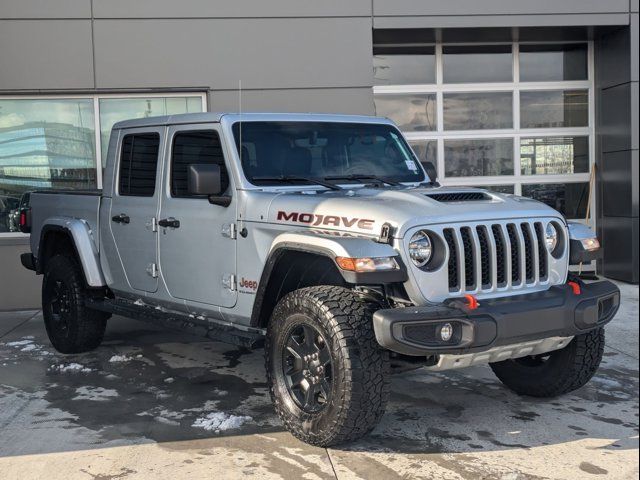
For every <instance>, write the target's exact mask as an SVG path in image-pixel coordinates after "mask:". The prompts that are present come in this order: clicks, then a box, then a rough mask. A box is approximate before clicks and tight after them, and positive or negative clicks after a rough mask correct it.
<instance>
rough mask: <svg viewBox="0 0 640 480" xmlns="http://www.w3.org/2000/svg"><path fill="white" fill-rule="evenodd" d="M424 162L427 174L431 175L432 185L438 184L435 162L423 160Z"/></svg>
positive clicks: (423, 165) (423, 166)
mask: <svg viewBox="0 0 640 480" xmlns="http://www.w3.org/2000/svg"><path fill="white" fill-rule="evenodd" d="M421 163H422V168H424V170H425V171H426V172H427V175H429V180H430V182H431V184H432V185H438V182H437V180H438V173H437V171H436V167H435V165H434V164H433V163H431V162H429V161H426V160H425V161H424V162H421Z"/></svg>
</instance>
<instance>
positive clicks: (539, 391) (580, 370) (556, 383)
mask: <svg viewBox="0 0 640 480" xmlns="http://www.w3.org/2000/svg"><path fill="white" fill-rule="evenodd" d="M603 353H604V329H603V328H598V329H596V330H592V331H590V332H588V333H584V334H582V335H577V336H575V337H574V338H573V340H572V341H571V342H569V345H567V346H566V347H564V348H563V349H561V350H556V351H553V352H550V353H549V354H548V358H546V360H544V361H540V360H538V359H536V358H532V357H525V358H522V359H514V360H505V361H503V362H497V363H492V364H490V365H491V369H492V370H493V373H495V374H496V376H497V377H498V378H499V379H500V381H501V382H502V383H504V384H505V385H506V386H507V387H509V388H510V389H511V390H513V391H514V392H516V393H518V394H519V395H528V396H531V397H541V398H549V397H557V396H559V395H564V394H565V393H569V392H572V391H574V390H577V389H578V388H580V387H583V386H584V385H586V383H587V382H588V381H589V380H591V377H593V375H594V374H595V373H596V371H597V370H598V367H599V366H600V361H601V360H602V354H603Z"/></svg>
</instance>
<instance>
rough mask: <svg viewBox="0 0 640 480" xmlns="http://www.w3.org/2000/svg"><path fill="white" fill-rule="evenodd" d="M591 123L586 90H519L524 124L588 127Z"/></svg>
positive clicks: (521, 120)
mask: <svg viewBox="0 0 640 480" xmlns="http://www.w3.org/2000/svg"><path fill="white" fill-rule="evenodd" d="M588 125H589V97H588V94H587V90H536V91H529V92H520V126H521V128H556V127H559V128H562V127H586V126H588Z"/></svg>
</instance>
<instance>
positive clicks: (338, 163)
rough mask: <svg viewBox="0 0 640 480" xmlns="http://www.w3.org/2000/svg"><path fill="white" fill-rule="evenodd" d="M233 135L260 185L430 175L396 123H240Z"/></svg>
mask: <svg viewBox="0 0 640 480" xmlns="http://www.w3.org/2000/svg"><path fill="white" fill-rule="evenodd" d="M241 125H242V132H240V130H241V128H240V126H241ZM233 135H234V137H235V142H236V148H238V154H239V155H240V158H241V161H242V169H243V170H244V174H245V176H246V177H247V179H248V180H249V181H250V182H251V183H253V184H254V185H281V184H284V183H285V182H286V184H289V185H291V184H294V185H295V184H297V185H309V184H312V183H313V182H311V181H310V180H309V179H318V180H324V179H327V180H331V181H332V182H333V183H368V182H367V181H365V180H366V179H371V178H372V177H379V178H382V179H385V180H388V181H389V182H422V181H423V180H425V176H424V173H423V171H422V169H421V168H420V164H419V163H418V161H417V160H416V158H415V156H414V154H413V152H412V151H411V148H410V147H409V146H408V145H407V143H406V142H405V141H404V139H403V138H402V136H401V135H400V133H399V132H398V131H397V130H396V129H395V128H394V127H392V126H390V125H382V124H368V123H339V122H334V123H331V122H253V121H252V122H242V123H240V122H236V123H234V124H233ZM241 138H242V140H241ZM241 141H242V145H240V142H241ZM299 177H305V178H299Z"/></svg>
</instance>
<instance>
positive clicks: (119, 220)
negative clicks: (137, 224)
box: [111, 213, 131, 223]
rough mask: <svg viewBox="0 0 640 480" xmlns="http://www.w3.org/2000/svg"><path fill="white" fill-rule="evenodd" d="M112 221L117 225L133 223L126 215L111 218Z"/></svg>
mask: <svg viewBox="0 0 640 480" xmlns="http://www.w3.org/2000/svg"><path fill="white" fill-rule="evenodd" d="M111 220H112V221H114V222H116V223H129V222H130V221H131V219H130V218H129V215H127V214H126V213H121V214H120V215H115V216H113V217H111Z"/></svg>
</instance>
